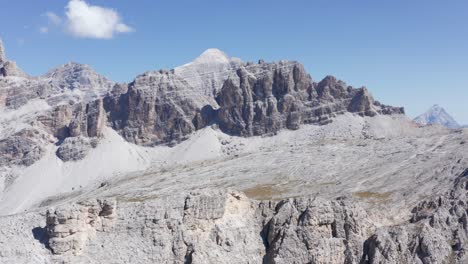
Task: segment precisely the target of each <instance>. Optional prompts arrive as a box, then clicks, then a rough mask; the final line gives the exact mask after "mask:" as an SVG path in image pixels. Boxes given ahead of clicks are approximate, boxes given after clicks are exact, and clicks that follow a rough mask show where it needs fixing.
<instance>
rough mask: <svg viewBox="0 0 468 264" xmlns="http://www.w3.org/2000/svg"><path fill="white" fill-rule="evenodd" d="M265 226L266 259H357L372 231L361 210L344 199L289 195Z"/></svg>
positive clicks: (328, 260) (269, 261) (300, 261)
mask: <svg viewBox="0 0 468 264" xmlns="http://www.w3.org/2000/svg"><path fill="white" fill-rule="evenodd" d="M274 210H275V213H274V216H273V217H272V218H271V220H269V222H268V224H267V225H266V226H265V228H264V236H265V237H266V242H267V254H266V256H265V258H264V260H265V261H266V263H359V261H360V259H361V256H362V254H363V248H362V242H363V241H364V240H365V239H366V238H367V237H368V236H369V234H371V232H372V231H373V228H374V226H373V224H372V223H371V222H370V221H369V220H368V218H367V214H366V213H365V211H364V210H362V209H361V208H359V207H357V206H353V205H351V203H349V202H344V201H331V202H330V201H323V200H317V199H294V200H293V199H291V200H289V201H283V202H280V203H279V204H277V205H276V207H275V209H274Z"/></svg>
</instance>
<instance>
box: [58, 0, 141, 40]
mask: <svg viewBox="0 0 468 264" xmlns="http://www.w3.org/2000/svg"><path fill="white" fill-rule="evenodd" d="M66 10H67V11H66V17H67V31H68V32H69V33H70V34H72V35H73V36H75V37H80V38H97V39H110V38H112V37H113V36H114V34H116V33H128V32H131V31H133V29H132V28H131V27H129V26H127V25H126V24H124V23H123V22H122V19H121V17H120V15H119V14H118V13H117V12H116V11H115V10H113V9H111V8H105V7H100V6H93V5H89V4H88V3H86V2H85V1H83V0H70V2H68V5H67V7H66Z"/></svg>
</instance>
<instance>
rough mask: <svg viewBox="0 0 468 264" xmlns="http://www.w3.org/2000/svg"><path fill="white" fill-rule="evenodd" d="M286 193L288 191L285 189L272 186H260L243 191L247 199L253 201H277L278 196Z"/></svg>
mask: <svg viewBox="0 0 468 264" xmlns="http://www.w3.org/2000/svg"><path fill="white" fill-rule="evenodd" d="M287 191H288V189H287V188H286V187H280V186H277V185H274V184H260V185H256V186H255V187H251V188H248V189H245V190H243V192H244V193H245V195H247V197H249V198H251V199H255V200H275V199H274V198H275V197H276V198H277V199H278V197H279V196H281V195H282V194H284V193H286V192H287Z"/></svg>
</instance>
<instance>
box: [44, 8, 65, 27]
mask: <svg viewBox="0 0 468 264" xmlns="http://www.w3.org/2000/svg"><path fill="white" fill-rule="evenodd" d="M43 16H45V17H47V20H48V21H49V23H50V24H52V25H56V26H58V25H60V24H61V23H62V18H61V17H59V16H58V15H57V14H55V13H54V12H50V11H49V12H46V13H44V14H43Z"/></svg>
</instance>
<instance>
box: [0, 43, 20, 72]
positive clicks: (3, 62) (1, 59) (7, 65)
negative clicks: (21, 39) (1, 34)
mask: <svg viewBox="0 0 468 264" xmlns="http://www.w3.org/2000/svg"><path fill="white" fill-rule="evenodd" d="M2 76H3V77H5V76H19V77H26V76H27V75H26V74H25V73H24V72H23V71H22V70H21V69H20V68H18V66H16V63H15V62H14V61H9V60H8V59H7V57H6V54H5V47H4V46H3V42H2V40H1V39H0V77H2Z"/></svg>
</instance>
